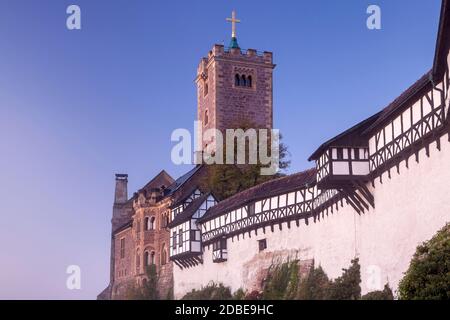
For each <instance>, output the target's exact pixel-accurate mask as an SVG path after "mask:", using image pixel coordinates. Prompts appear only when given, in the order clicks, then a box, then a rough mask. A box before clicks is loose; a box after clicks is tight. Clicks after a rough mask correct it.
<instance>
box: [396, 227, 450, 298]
mask: <svg viewBox="0 0 450 320" xmlns="http://www.w3.org/2000/svg"><path fill="white" fill-rule="evenodd" d="M399 298H400V299H404V300H448V299H450V224H447V225H446V226H445V227H444V228H442V229H441V230H439V231H438V232H437V233H436V235H435V236H434V237H433V238H432V239H431V240H429V241H427V242H424V243H423V244H422V245H420V246H418V247H417V249H416V252H415V254H414V256H413V259H412V260H411V263H410V265H409V268H408V270H407V272H406V273H405V276H404V277H403V279H402V280H401V281H400V284H399Z"/></svg>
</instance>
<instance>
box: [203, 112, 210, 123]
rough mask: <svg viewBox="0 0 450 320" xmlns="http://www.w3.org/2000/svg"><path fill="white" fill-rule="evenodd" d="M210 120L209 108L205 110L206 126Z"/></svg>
mask: <svg viewBox="0 0 450 320" xmlns="http://www.w3.org/2000/svg"><path fill="white" fill-rule="evenodd" d="M208 121H209V119H208V110H206V111H205V118H204V120H203V122H204V124H205V126H206V125H207V124H208Z"/></svg>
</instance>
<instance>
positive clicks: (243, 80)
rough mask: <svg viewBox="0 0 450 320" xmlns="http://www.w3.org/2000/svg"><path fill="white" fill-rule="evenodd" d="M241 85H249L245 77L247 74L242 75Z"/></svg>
mask: <svg viewBox="0 0 450 320" xmlns="http://www.w3.org/2000/svg"><path fill="white" fill-rule="evenodd" d="M241 86H243V87H245V86H247V81H246V79H245V75H242V79H241Z"/></svg>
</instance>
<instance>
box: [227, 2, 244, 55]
mask: <svg viewBox="0 0 450 320" xmlns="http://www.w3.org/2000/svg"><path fill="white" fill-rule="evenodd" d="M226 21H228V22H231V42H230V48H239V45H238V43H237V37H236V23H239V22H241V20H239V19H236V11H235V10H233V11H232V13H231V18H227V19H226Z"/></svg>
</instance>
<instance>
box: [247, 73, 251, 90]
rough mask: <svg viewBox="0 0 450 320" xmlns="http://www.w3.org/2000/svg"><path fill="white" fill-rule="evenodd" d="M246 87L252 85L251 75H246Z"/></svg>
mask: <svg viewBox="0 0 450 320" xmlns="http://www.w3.org/2000/svg"><path fill="white" fill-rule="evenodd" d="M247 87H249V88H251V87H252V76H248V77H247Z"/></svg>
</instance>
